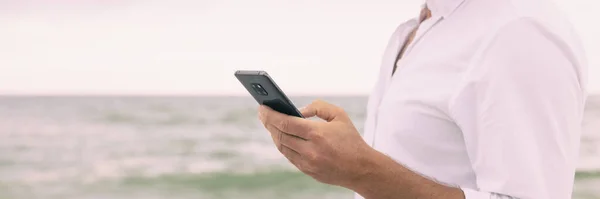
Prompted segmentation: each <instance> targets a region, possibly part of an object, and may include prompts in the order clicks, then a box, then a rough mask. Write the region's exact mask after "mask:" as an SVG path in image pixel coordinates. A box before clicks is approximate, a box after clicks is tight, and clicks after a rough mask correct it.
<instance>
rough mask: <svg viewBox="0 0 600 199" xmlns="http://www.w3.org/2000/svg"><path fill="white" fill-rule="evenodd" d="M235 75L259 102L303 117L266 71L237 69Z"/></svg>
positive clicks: (282, 111) (276, 109)
mask: <svg viewBox="0 0 600 199" xmlns="http://www.w3.org/2000/svg"><path fill="white" fill-rule="evenodd" d="M235 77H236V78H237V79H238V80H239V81H240V82H241V83H242V85H243V86H244V87H245V88H246V90H248V92H250V95H252V97H254V99H255V100H256V102H258V103H259V104H262V105H266V106H268V107H270V108H271V109H273V110H275V111H278V112H280V113H283V114H287V115H291V116H296V117H301V118H303V116H302V114H301V113H300V111H298V109H297V108H296V106H294V104H293V103H292V101H291V100H290V99H289V98H288V97H287V96H286V95H285V93H283V91H281V89H280V88H279V86H277V84H275V81H273V79H271V77H270V76H269V74H267V72H265V71H250V70H238V71H236V72H235Z"/></svg>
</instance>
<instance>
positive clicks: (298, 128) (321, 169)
mask: <svg viewBox="0 0 600 199" xmlns="http://www.w3.org/2000/svg"><path fill="white" fill-rule="evenodd" d="M301 113H302V115H303V116H304V117H306V118H310V117H313V116H317V117H319V118H321V119H323V120H325V121H314V120H308V119H302V118H298V117H293V116H288V115H285V114H281V113H279V112H276V111H274V110H272V109H270V108H268V107H267V106H261V107H260V109H259V117H260V120H261V121H262V123H263V124H264V126H265V127H266V128H267V129H268V130H269V132H270V133H271V136H272V138H273V141H274V142H275V144H276V146H277V148H278V149H279V151H280V152H281V153H282V154H283V155H285V157H286V158H287V159H288V160H289V161H290V162H291V163H292V164H294V165H295V166H296V167H297V168H298V169H299V170H300V171H302V172H304V173H306V174H308V175H310V176H311V177H313V178H315V179H316V180H318V181H320V182H323V183H327V184H333V185H339V186H345V185H350V183H352V182H354V181H356V180H357V179H359V178H360V177H362V176H364V175H365V174H366V173H368V172H369V171H368V169H365V168H366V167H364V166H365V164H366V163H367V162H369V161H367V159H368V158H370V157H371V154H373V153H374V152H375V150H374V149H372V148H371V147H369V146H368V145H367V144H366V143H365V142H364V140H363V139H362V137H361V136H360V134H359V133H358V131H357V130H356V128H355V127H354V125H353V124H352V121H351V120H350V118H349V117H348V115H347V114H346V112H345V111H344V110H343V109H342V108H340V107H337V106H334V105H331V104H328V103H326V102H323V101H315V102H313V103H312V104H310V105H308V106H307V107H306V108H304V109H302V110H301Z"/></svg>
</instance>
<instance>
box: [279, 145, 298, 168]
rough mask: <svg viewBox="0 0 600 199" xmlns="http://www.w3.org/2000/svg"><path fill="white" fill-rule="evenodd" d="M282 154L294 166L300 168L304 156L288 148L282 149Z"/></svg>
mask: <svg viewBox="0 0 600 199" xmlns="http://www.w3.org/2000/svg"><path fill="white" fill-rule="evenodd" d="M281 154H283V156H285V158H287V159H288V160H289V161H290V162H291V163H292V164H294V166H296V167H298V164H299V163H301V160H302V156H300V154H299V153H298V152H296V151H294V150H292V149H290V148H288V147H286V146H282V147H281Z"/></svg>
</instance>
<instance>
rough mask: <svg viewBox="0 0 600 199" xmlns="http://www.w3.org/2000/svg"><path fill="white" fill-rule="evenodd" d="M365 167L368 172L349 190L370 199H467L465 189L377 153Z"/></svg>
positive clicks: (352, 183) (358, 178) (371, 156)
mask: <svg viewBox="0 0 600 199" xmlns="http://www.w3.org/2000/svg"><path fill="white" fill-rule="evenodd" d="M364 157H367V159H365V160H363V161H362V163H361V165H362V166H363V167H364V170H363V171H364V173H363V174H362V175H361V176H359V177H357V179H356V180H355V181H353V182H350V183H349V185H348V186H347V188H349V189H352V190H354V191H356V192H357V193H358V194H360V195H361V196H363V197H364V198H366V199H396V198H399V199H442V198H443V199H464V198H465V196H464V193H463V191H462V190H461V189H459V188H455V187H449V186H445V185H442V184H439V183H437V182H435V181H432V180H430V179H427V178H425V177H423V176H421V175H419V174H417V173H415V172H413V171H410V170H409V169H407V168H405V167H404V166H402V165H400V164H398V163H397V162H396V161H394V160H392V159H391V158H390V157H388V156H386V155H384V154H382V153H379V152H377V151H373V152H372V154H369V155H367V156H364Z"/></svg>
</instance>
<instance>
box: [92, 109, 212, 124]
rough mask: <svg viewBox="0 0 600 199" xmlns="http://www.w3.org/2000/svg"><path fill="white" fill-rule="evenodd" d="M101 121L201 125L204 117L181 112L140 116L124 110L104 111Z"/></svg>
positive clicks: (204, 122)
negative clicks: (158, 115)
mask: <svg viewBox="0 0 600 199" xmlns="http://www.w3.org/2000/svg"><path fill="white" fill-rule="evenodd" d="M100 120H101V121H103V122H106V123H116V124H136V125H166V126H172V125H203V124H206V120H205V119H204V118H196V117H191V116H187V115H182V114H164V115H161V116H160V117H151V116H142V115H136V114H130V113H125V112H109V113H105V114H104V115H103V116H102V117H101V119H100Z"/></svg>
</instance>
